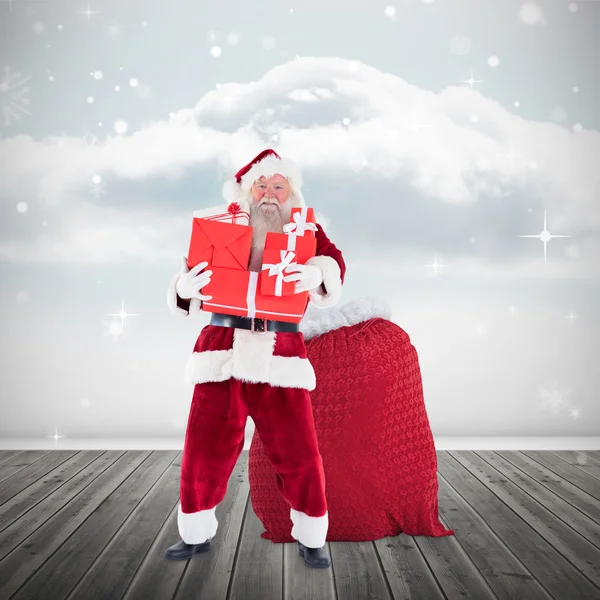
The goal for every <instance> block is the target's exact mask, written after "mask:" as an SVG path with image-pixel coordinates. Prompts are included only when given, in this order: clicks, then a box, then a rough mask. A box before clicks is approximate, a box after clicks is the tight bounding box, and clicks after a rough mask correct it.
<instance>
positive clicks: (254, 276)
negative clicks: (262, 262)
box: [246, 271, 258, 318]
mask: <svg viewBox="0 0 600 600" xmlns="http://www.w3.org/2000/svg"><path fill="white" fill-rule="evenodd" d="M257 283H258V271H250V281H249V282H248V293H247V294H246V303H247V304H248V316H249V317H252V318H254V317H255V316H256V285H257Z"/></svg>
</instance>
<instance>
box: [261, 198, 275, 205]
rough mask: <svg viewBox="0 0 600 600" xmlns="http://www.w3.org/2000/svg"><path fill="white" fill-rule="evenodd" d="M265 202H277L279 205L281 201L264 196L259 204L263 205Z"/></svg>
mask: <svg viewBox="0 0 600 600" xmlns="http://www.w3.org/2000/svg"><path fill="white" fill-rule="evenodd" d="M263 204H276V205H277V206H279V202H278V201H277V198H263V199H262V200H261V201H260V202H259V203H258V205H259V206H262V205H263Z"/></svg>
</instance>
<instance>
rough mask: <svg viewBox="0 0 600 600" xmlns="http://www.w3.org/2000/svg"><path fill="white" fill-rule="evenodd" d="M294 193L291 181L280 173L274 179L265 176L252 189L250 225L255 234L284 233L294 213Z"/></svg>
mask: <svg viewBox="0 0 600 600" xmlns="http://www.w3.org/2000/svg"><path fill="white" fill-rule="evenodd" d="M291 198H292V192H291V187H290V183H289V181H288V180H287V179H286V178H285V177H284V176H283V175H280V174H279V173H276V174H275V175H273V176H272V177H265V176H264V175H263V176H262V177H260V179H257V180H256V181H255V182H254V184H253V185H252V187H251V188H250V198H249V201H250V225H252V226H253V227H254V228H255V233H257V234H259V235H258V239H260V237H261V235H260V233H261V231H265V232H266V231H275V232H280V233H281V232H282V230H283V225H284V224H285V223H288V222H289V220H290V218H291V212H292V206H291V204H292V202H291Z"/></svg>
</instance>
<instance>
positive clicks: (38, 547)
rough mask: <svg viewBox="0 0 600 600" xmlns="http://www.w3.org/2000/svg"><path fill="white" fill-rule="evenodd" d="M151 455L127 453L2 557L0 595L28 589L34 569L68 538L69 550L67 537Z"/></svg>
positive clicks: (66, 545)
mask: <svg viewBox="0 0 600 600" xmlns="http://www.w3.org/2000/svg"><path fill="white" fill-rule="evenodd" d="M149 456H150V452H148V451H143V452H142V451H133V452H126V453H125V454H123V456H121V457H120V458H119V459H117V460H116V461H115V462H114V463H113V464H111V465H110V467H109V468H108V469H106V471H104V472H103V473H101V474H100V476H99V477H97V478H96V479H95V480H94V481H93V482H92V483H91V484H89V485H86V487H84V489H83V490H82V491H81V492H80V493H79V494H77V495H76V496H75V497H74V498H72V499H71V501H70V502H69V503H68V504H66V505H65V506H63V507H62V508H61V509H60V510H59V511H58V512H57V513H56V514H54V515H53V516H52V517H51V518H49V519H48V520H47V521H46V522H44V523H43V524H42V525H41V526H40V527H38V528H37V529H36V531H35V532H34V533H33V534H32V535H30V536H29V537H28V538H27V540H26V541H25V543H22V544H20V545H19V546H18V547H17V548H15V549H14V550H13V551H12V552H11V553H10V554H8V556H6V557H5V558H3V559H2V560H1V561H0V598H2V597H6V598H9V597H11V595H12V594H14V593H15V592H16V591H17V590H18V589H19V588H21V589H24V588H22V587H21V586H23V585H24V584H25V582H26V581H27V580H28V579H29V577H30V576H31V575H32V573H35V572H36V571H37V570H38V569H40V567H41V566H42V565H43V564H44V562H45V561H46V560H48V559H50V558H51V557H52V555H53V553H54V552H55V551H57V549H58V548H60V547H61V546H62V545H63V544H65V542H67V543H66V544H65V548H66V549H67V550H68V549H69V548H70V544H69V542H68V541H67V540H68V539H69V537H70V536H71V534H72V533H73V532H74V531H75V530H76V529H77V528H78V527H79V526H80V525H81V524H82V523H83V522H84V521H85V520H86V519H87V518H88V517H89V516H90V515H91V514H92V513H93V512H94V511H95V510H96V509H97V508H98V507H99V506H100V505H101V504H102V503H103V502H104V501H105V500H106V498H107V496H109V495H110V494H111V493H112V492H113V491H114V490H115V489H116V488H118V487H119V486H120V485H121V484H122V483H123V482H124V481H125V480H126V479H127V478H128V477H129V475H130V474H131V473H132V472H134V471H135V470H136V469H138V467H139V466H140V464H142V463H143V462H144V461H145V460H146V459H147V458H148V457H149ZM101 458H102V457H101ZM93 464H94V463H93ZM142 472H143V469H142ZM60 490H62V488H60ZM60 490H59V491H60ZM19 522H20V520H19ZM3 534H4V532H3Z"/></svg>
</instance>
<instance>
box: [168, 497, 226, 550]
mask: <svg viewBox="0 0 600 600" xmlns="http://www.w3.org/2000/svg"><path fill="white" fill-rule="evenodd" d="M216 508H217V507H216V506H213V507H212V508H209V509H207V510H199V511H198V512H195V513H184V512H183V511H182V510H181V502H180V503H179V506H178V507H177V528H178V529H179V535H180V536H181V539H182V540H183V541H184V542H185V543H186V544H202V543H203V542H206V541H207V540H208V539H209V538H213V537H214V536H215V534H216V533H217V528H218V526H219V521H217V517H216V514H215V509H216Z"/></svg>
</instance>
